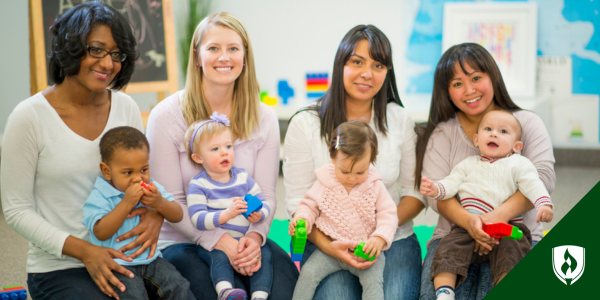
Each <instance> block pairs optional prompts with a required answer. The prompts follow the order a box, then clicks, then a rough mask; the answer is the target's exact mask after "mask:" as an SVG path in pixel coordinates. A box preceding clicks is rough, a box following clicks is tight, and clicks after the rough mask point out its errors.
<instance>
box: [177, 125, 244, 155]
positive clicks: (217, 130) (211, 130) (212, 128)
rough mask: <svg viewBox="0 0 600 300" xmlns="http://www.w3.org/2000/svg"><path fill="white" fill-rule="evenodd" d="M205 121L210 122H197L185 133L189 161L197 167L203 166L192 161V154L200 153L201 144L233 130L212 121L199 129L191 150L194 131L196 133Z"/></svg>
mask: <svg viewBox="0 0 600 300" xmlns="http://www.w3.org/2000/svg"><path fill="white" fill-rule="evenodd" d="M205 121H209V120H200V121H196V122H194V123H192V125H190V127H188V129H187V131H186V132H185V139H184V141H185V149H186V150H187V153H188V159H189V160H190V161H191V162H192V163H194V164H197V165H202V164H199V163H197V162H196V161H194V159H192V154H194V153H196V154H199V153H200V142H202V141H205V140H207V139H210V138H212V137H213V136H215V135H217V134H221V133H224V132H226V131H229V132H230V133H231V128H229V126H227V125H225V124H223V123H221V122H216V121H212V120H211V121H210V122H207V123H206V124H204V125H202V126H201V127H200V128H199V129H198V132H196V135H195V136H194V141H193V149H192V148H190V146H191V145H190V141H191V139H192V135H193V134H194V131H196V129H197V128H198V126H200V125H201V124H202V123H204V122H205ZM232 142H233V141H232Z"/></svg>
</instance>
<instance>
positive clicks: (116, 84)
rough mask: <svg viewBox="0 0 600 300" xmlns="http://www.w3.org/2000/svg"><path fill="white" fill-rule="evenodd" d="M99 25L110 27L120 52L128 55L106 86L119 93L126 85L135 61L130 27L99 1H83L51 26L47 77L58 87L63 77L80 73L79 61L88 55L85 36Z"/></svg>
mask: <svg viewBox="0 0 600 300" xmlns="http://www.w3.org/2000/svg"><path fill="white" fill-rule="evenodd" d="M101 24H106V25H108V26H109V27H110V28H111V31H112V35H113V38H114V40H115V42H116V43H117V46H118V47H119V50H120V51H121V52H123V53H125V54H127V59H125V61H123V62H121V71H120V72H119V73H117V75H116V76H115V78H113V80H112V82H111V83H110V85H109V87H110V88H112V89H115V90H120V89H122V88H124V87H125V86H126V85H127V83H129V80H130V79H131V75H132V74H133V70H134V67H135V61H136V60H137V58H138V53H137V50H136V45H137V42H136V41H135V37H134V35H133V31H132V25H131V24H130V23H129V21H127V19H125V17H124V16H123V15H122V14H121V13H119V12H118V11H117V10H115V9H114V8H112V7H110V6H107V5H104V4H102V3H101V2H99V1H98V2H97V1H93V2H85V3H82V4H79V5H77V6H75V7H73V8H71V9H69V10H68V11H66V12H65V13H64V14H62V15H61V16H60V17H58V18H57V19H56V20H55V22H54V25H52V26H51V27H50V33H51V34H52V35H53V37H52V48H51V50H50V54H49V55H48V75H49V77H50V80H52V82H54V83H56V84H60V83H62V82H63V81H64V80H65V77H66V76H74V75H77V74H78V73H79V67H80V65H81V60H83V59H84V58H85V56H86V55H87V48H86V44H87V37H88V35H89V34H90V32H91V31H92V30H93V29H94V27H95V26H98V25H101Z"/></svg>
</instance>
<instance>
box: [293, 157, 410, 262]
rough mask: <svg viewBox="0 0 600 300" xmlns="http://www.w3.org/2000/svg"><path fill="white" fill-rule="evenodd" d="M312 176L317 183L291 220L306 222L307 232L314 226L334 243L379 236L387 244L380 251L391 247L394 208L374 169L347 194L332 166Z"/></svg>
mask: <svg viewBox="0 0 600 300" xmlns="http://www.w3.org/2000/svg"><path fill="white" fill-rule="evenodd" d="M315 174H316V175H317V181H316V182H315V183H314V184H313V186H312V188H311V189H310V190H308V192H307V193H306V195H305V196H304V199H303V200H301V201H300V203H299V204H298V207H297V209H296V214H295V215H294V217H299V218H302V219H304V220H306V222H307V226H306V227H307V228H311V227H312V224H315V225H316V226H317V227H318V228H319V229H320V230H321V231H323V233H325V234H326V235H328V236H329V237H331V238H332V239H334V240H345V241H353V242H358V243H360V242H366V241H367V240H368V239H369V238H370V237H373V236H378V237H381V238H383V239H384V240H385V242H386V244H385V246H384V248H383V250H387V249H388V248H389V247H390V246H391V245H392V242H393V240H394V234H395V233H396V227H398V216H397V215H396V204H395V203H394V200H392V197H391V196H390V194H389V193H388V192H387V189H386V187H385V185H384V184H383V182H382V180H381V176H380V175H379V173H377V170H376V169H375V168H374V167H372V166H371V167H370V168H369V174H368V175H367V179H366V180H365V182H363V183H361V184H359V185H356V186H355V187H354V188H353V189H352V191H350V194H348V192H347V191H346V188H345V187H344V185H342V184H341V183H340V182H339V181H338V180H337V178H336V177H335V165H334V164H331V163H330V164H326V165H324V166H322V167H320V168H318V169H317V170H315Z"/></svg>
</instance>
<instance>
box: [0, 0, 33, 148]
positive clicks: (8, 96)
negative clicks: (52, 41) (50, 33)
mask: <svg viewBox="0 0 600 300" xmlns="http://www.w3.org/2000/svg"><path fill="white" fill-rule="evenodd" d="M6 2H7V3H8V4H5V3H3V5H2V6H3V8H2V9H0V41H2V42H1V44H2V46H1V47H0V66H1V68H0V69H1V71H0V136H1V135H2V133H3V132H4V127H5V126H6V120H7V119H8V116H9V115H10V113H11V112H12V111H13V109H14V108H15V106H17V104H18V103H19V102H20V101H21V100H23V99H25V98H27V97H29V13H28V7H29V6H28V1H22V0H21V1H6ZM1 143H2V142H1V139H0V145H1Z"/></svg>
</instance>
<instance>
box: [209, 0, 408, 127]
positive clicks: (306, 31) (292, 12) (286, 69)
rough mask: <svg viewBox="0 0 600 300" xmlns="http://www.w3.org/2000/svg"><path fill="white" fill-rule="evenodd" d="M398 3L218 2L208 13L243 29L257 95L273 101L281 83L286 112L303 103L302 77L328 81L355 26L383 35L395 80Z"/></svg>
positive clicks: (399, 50) (400, 48) (401, 43)
mask: <svg viewBox="0 0 600 300" xmlns="http://www.w3.org/2000/svg"><path fill="white" fill-rule="evenodd" d="M402 2H403V1H395V0H372V1H369V2H368V4H367V2H365V1H358V0H345V1H336V0H304V1H289V0H253V1H247V0H218V1H213V2H212V7H211V10H212V11H215V12H217V11H227V12H229V13H232V14H233V15H235V16H236V17H238V18H239V19H240V20H241V21H242V23H243V24H244V26H246V29H247V30H248V33H249V35H250V40H251V42H252V47H253V49H254V59H255V63H256V66H257V68H256V72H257V77H258V80H259V83H260V86H261V90H266V91H268V93H269V95H271V96H274V97H277V83H278V81H279V80H287V81H288V83H289V84H290V86H291V87H292V88H293V89H294V94H295V96H294V98H293V99H292V100H291V101H292V102H291V103H290V105H289V111H290V112H292V111H296V110H297V108H298V107H300V106H303V105H304V104H306V103H307V102H306V101H307V99H306V73H307V72H311V73H313V72H314V73H322V72H327V73H328V74H329V78H330V80H331V73H332V70H333V61H334V58H335V53H336V51H337V48H338V45H339V43H340V41H341V40H342V38H343V37H344V35H345V34H346V33H347V32H348V31H349V30H350V29H351V28H352V27H354V26H356V25H358V24H373V25H375V26H377V27H378V28H379V29H381V31H383V32H384V33H385V34H386V36H387V37H388V39H389V40H390V42H391V43H392V50H393V58H394V67H395V68H396V77H400V76H402V74H403V72H402V70H401V68H402V65H401V63H402V61H403V57H404V49H405V47H406V45H407V44H408V41H405V39H407V38H408V37H410V36H409V35H408V34H405V33H403V32H402V30H403V28H405V26H402V25H403V22H402V20H401V18H400V16H401V13H400V11H401V9H402V8H401V4H402ZM398 80H399V81H400V82H401V81H402V79H401V78H398ZM313 100H314V99H313ZM281 108H282V107H281V105H278V107H276V110H277V111H278V114H279V115H280V117H283V118H285V117H284V116H282V113H280V109H281ZM283 115H286V114H285V113H284V114H283ZM288 117H289V116H288Z"/></svg>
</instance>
